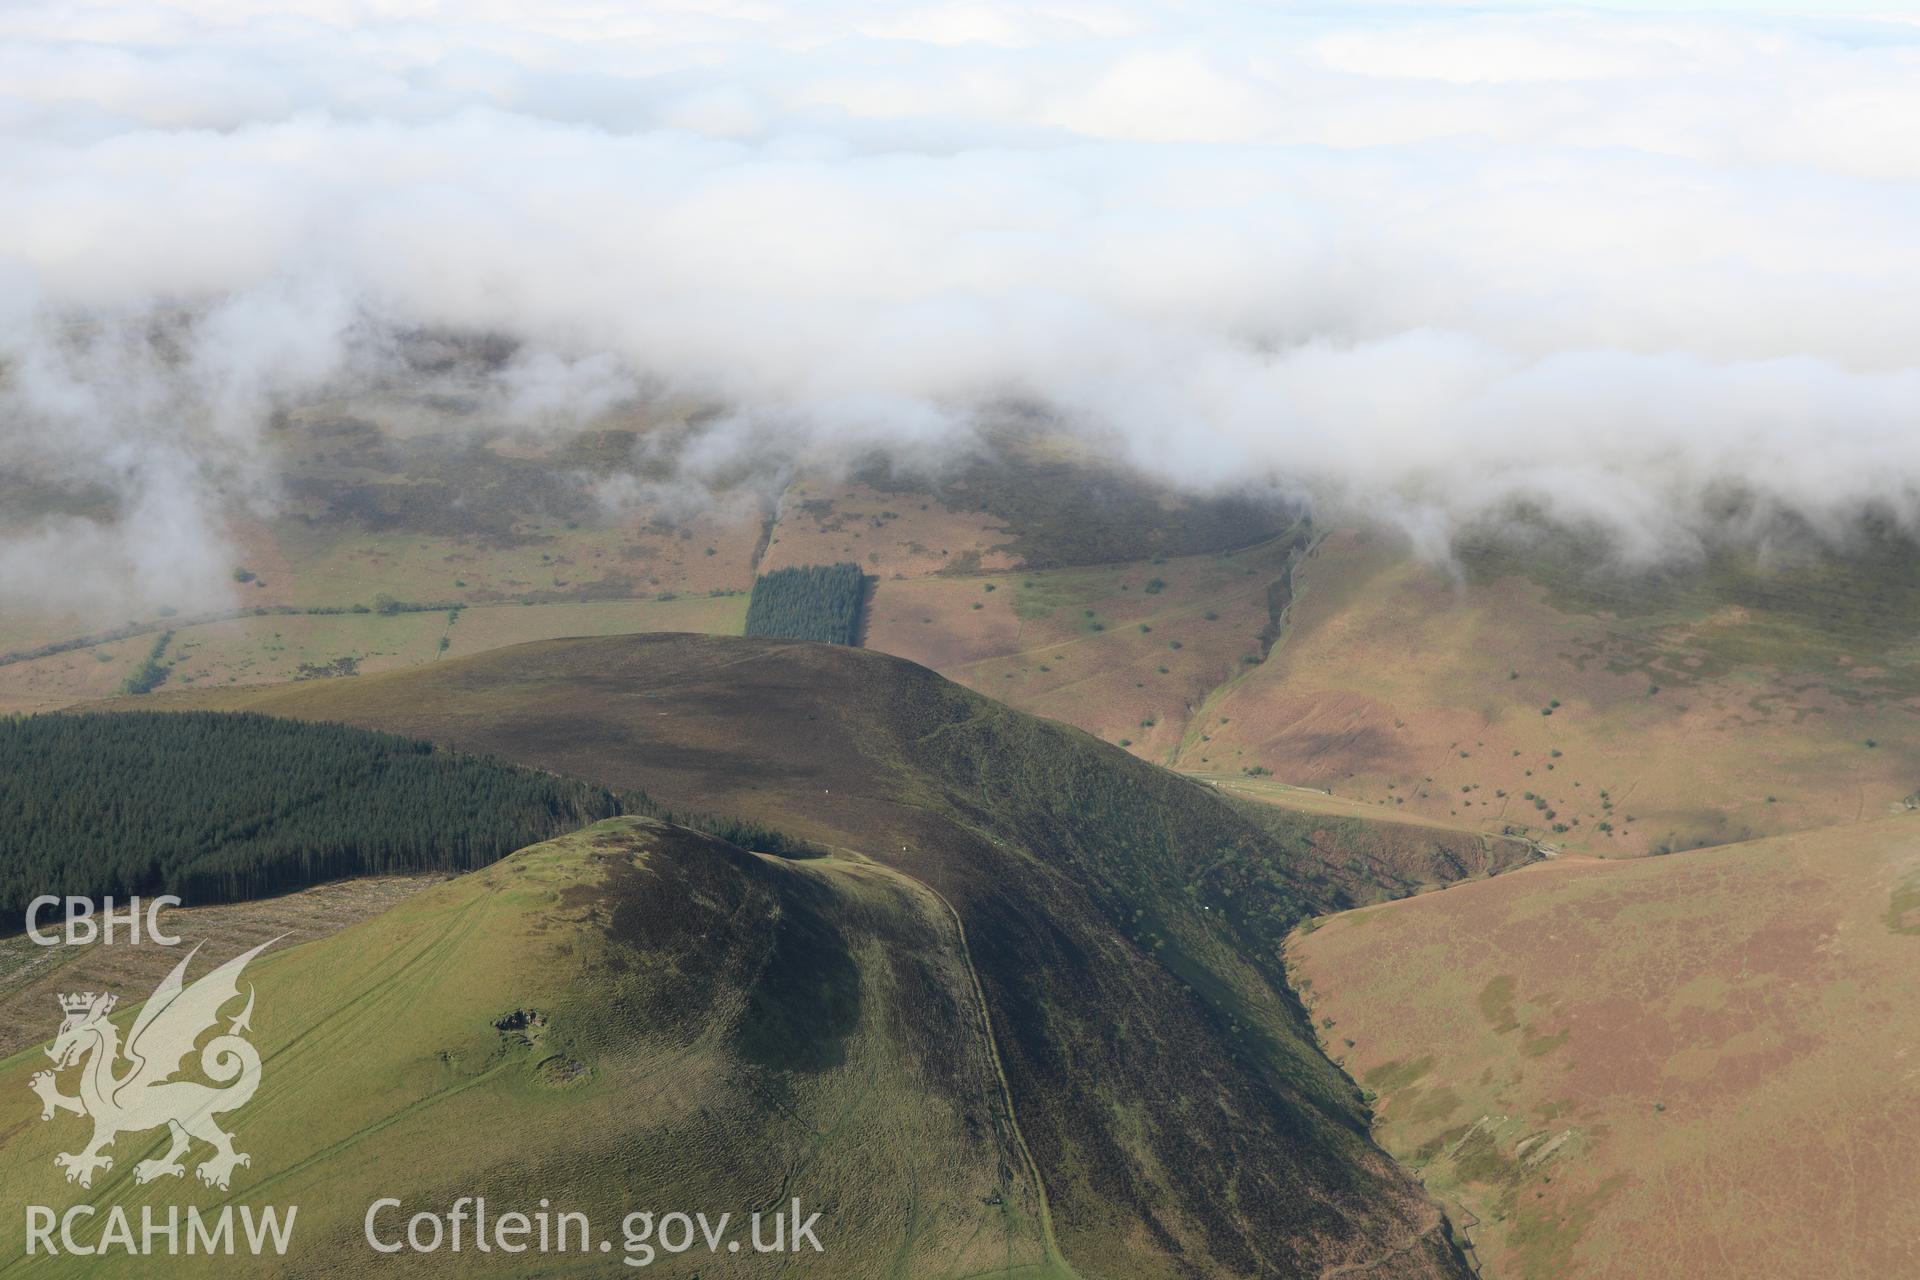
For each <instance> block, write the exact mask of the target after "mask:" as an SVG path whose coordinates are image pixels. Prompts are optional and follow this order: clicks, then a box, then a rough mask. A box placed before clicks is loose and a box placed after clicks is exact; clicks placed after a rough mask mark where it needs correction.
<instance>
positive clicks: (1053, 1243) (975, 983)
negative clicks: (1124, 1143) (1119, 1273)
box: [830, 845, 1080, 1280]
mask: <svg viewBox="0 0 1920 1280" xmlns="http://www.w3.org/2000/svg"><path fill="white" fill-rule="evenodd" d="M830 848H832V850H833V851H834V852H836V853H844V854H849V855H851V856H852V857H854V858H855V859H857V860H858V861H859V862H860V863H861V864H862V865H863V866H870V867H874V868H877V869H878V870H880V871H883V872H885V873H887V874H888V875H892V876H897V877H898V878H900V879H901V880H904V881H906V882H907V883H908V884H910V885H912V886H914V887H915V888H918V889H922V890H924V891H925V892H926V893H927V895H928V896H929V897H931V898H932V899H933V900H934V901H935V902H938V903H939V904H940V905H941V906H942V907H944V908H946V912H947V918H948V919H949V920H951V921H952V922H953V931H954V936H955V937H956V938H957V939H958V940H959V943H960V960H961V962H962V963H963V964H965V965H966V967H967V981H968V982H969V983H970V984H971V985H972V987H973V1000H974V1006H975V1007H976V1008H977V1009H979V1011H980V1030H981V1034H982V1035H983V1036H984V1037H985V1038H986V1042H987V1057H988V1060H989V1061H990V1062H992V1063H993V1075H994V1078H995V1079H996V1080H998V1081H999V1083H1000V1100H1001V1103H1002V1104H1003V1105H1004V1106H1005V1107H1006V1109H1007V1128H1008V1130H1009V1132H1011V1133H1012V1135H1013V1144H1014V1146H1015V1147H1016V1148H1018V1149H1019V1152H1020V1159H1021V1162H1022V1163H1023V1164H1025V1165H1026V1167H1027V1176H1028V1177H1029V1178H1031V1179H1033V1193H1034V1196H1035V1198H1036V1199H1037V1200H1038V1201H1039V1206H1040V1239H1041V1244H1042V1245H1043V1246H1044V1247H1045V1249H1046V1252H1047V1261H1048V1263H1050V1264H1051V1265H1052V1266H1054V1267H1055V1268H1057V1269H1058V1271H1059V1273H1060V1274H1061V1275H1062V1276H1063V1277H1066V1278H1067V1280H1080V1276H1079V1272H1077V1271H1075V1270H1074V1269H1073V1264H1072V1263H1070V1262H1068V1261H1067V1255H1066V1254H1065V1253H1063V1252H1061V1250H1060V1240H1059V1238H1058V1237H1057V1236H1055V1235H1054V1232H1053V1206H1052V1204H1051V1203H1050V1202H1049V1201H1048V1199H1047V1183H1046V1179H1044V1178H1043V1177H1041V1175H1040V1164H1039V1162H1038V1161H1036V1160H1035V1159H1034V1158H1033V1149H1032V1148H1031V1147H1029V1146H1028V1145H1027V1135H1026V1133H1025V1132H1024V1131H1023V1130H1022V1129H1021V1128H1020V1113H1019V1111H1018V1110H1017V1109H1016V1108H1015V1107H1014V1104H1013V1085H1012V1083H1011V1082H1009V1081H1008V1079H1007V1067H1006V1063H1005V1062H1004V1061H1003V1060H1002V1059H1001V1057H1000V1040H999V1037H997V1036H996V1035H995V1034H994V1031H993V1014H992V1012H991V1010H989V1009H988V1007H987V991H986V988H985V987H983V986H981V985H980V971H979V970H978V969H976V968H975V967H974V964H973V947H972V945H971V944H970V943H969V942H968V941H967V926H966V923H965V922H964V921H963V920H961V918H960V913H959V912H958V911H956V910H955V909H954V906H953V904H952V903H951V902H949V901H947V896H946V895H945V894H943V893H941V892H940V891H939V890H938V889H936V888H934V887H933V886H932V885H930V884H928V883H927V882H926V881H924V880H922V879H920V878H919V877H918V876H913V875H909V874H907V873H906V872H904V871H902V870H900V869H899V868H898V867H892V866H888V865H887V864H886V863H884V862H881V861H880V860H879V859H877V858H874V857H871V856H869V855H867V854H864V853H862V852H860V851H859V850H858V849H849V848H846V847H845V846H841V845H835V846H830Z"/></svg>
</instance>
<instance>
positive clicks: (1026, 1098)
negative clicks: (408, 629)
mask: <svg viewBox="0 0 1920 1280" xmlns="http://www.w3.org/2000/svg"><path fill="white" fill-rule="evenodd" d="M221 696H222V697H223V698H225V699H228V700H229V701H226V702H223V703H222V705H234V706H244V707H248V708H251V709H255V710H260V711H264V712H268V713H271V714H280V715H291V716H299V717H309V718H316V719H335V720H344V721H348V722H352V723H361V724H367V725H373V726H378V727H386V728H394V729H397V728H402V727H404V728H405V730H406V731H407V732H412V733H419V734H423V735H426V736H429V737H432V738H434V739H436V740H439V741H442V742H446V743H451V744H458V745H460V746H463V747H466V748H469V749H476V750H483V751H487V752H490V753H493V754H496V755H499V756H501V757H502V758H505V759H509V760H513V761H517V762H520V763H526V764H534V765H538V766H540V767H544V768H550V769H553V770H556V771H558V772H562V773H566V774H570V775H572V776H576V777H581V778H585V779H588V780H592V781H596V782H600V783H602V784H604V785H610V786H623V787H624V786H639V787H643V788H645V789H646V790H648V791H649V792H650V793H652V794H654V795H656V796H658V797H659V798H660V799H661V800H662V801H664V802H665V803H668V804H670V805H673V806H675V807H676V808H687V809H697V810H702V811H710V812H727V813H736V814H740V815H742V816H744V817H748V818H755V819H759V820H762V821H767V822H770V823H772V824H774V825H776V826H778V827H780V828H781V829H782V830H787V831H791V832H793V833H794V834H796V835H799V836H801V837H803V838H806V839H809V840H813V841H817V842H819V843H821V844H822V845H825V846H828V847H832V848H837V849H844V850H857V851H859V852H860V853H862V854H865V855H868V856H870V857H871V858H873V859H874V860H876V861H879V862H883V863H885V864H887V865H889V866H891V867H893V868H895V869H897V870H898V871H900V872H902V873H904V874H906V875H908V876H911V877H912V878H914V879H915V880H917V881H919V882H921V883H923V884H925V885H927V886H929V887H930V888H931V889H933V890H935V891H937V892H938V893H939V894H940V895H942V896H943V897H944V898H945V899H946V900H947V901H948V902H949V903H950V904H951V905H952V906H953V908H954V909H955V911H956V912H957V914H958V916H959V918H960V919H961V920H962V922H963V923H964V928H965V931H966V935H967V939H968V943H969V948H970V953H971V957H972V961H973V963H974V965H975V967H976V969H977V971H978V974H979V979H980V982H981V985H982V988H983V990H984V992H985V995H986V1000H987V1003H988V1007H989V1009H990V1011H991V1015H992V1022H993V1026H994V1028H995V1030H996V1032H997V1033H998V1040H999V1048H1000V1053H1001V1056H1002V1058H1003V1061H1004V1064H1005V1068H1006V1074H1007V1077H1008V1080H1009V1083H1010V1085H1011V1089H1012V1096H1013V1101H1014V1106H1015V1109H1016V1111H1017V1112H1018V1115H1019V1117H1020V1123H1021V1126H1022V1129H1023V1130H1024V1132H1025V1134H1026V1137H1027V1140H1028V1142H1029V1144H1030V1147H1031V1150H1032V1152H1033V1155H1034V1157H1035V1159H1036V1160H1037V1162H1038V1165H1039V1168H1040V1171H1041V1175H1042V1177H1043V1179H1044V1181H1045V1185H1046V1188H1047V1191H1048V1196H1049V1200H1050V1202H1051V1205H1052V1212H1053V1220H1054V1225H1055V1228H1056V1230H1057V1233H1058V1238H1059V1240H1060V1243H1061V1246H1062V1248H1063V1249H1064V1251H1065V1254H1066V1256H1067V1258H1068V1260H1069V1261H1070V1262H1071V1263H1072V1264H1073V1265H1074V1266H1075V1267H1076V1268H1077V1269H1078V1270H1079V1271H1080V1273H1081V1274H1082V1275H1084V1276H1089V1277H1091V1276H1196V1275H1236V1274H1237V1275H1312V1274H1317V1273H1319V1272H1320V1271H1322V1270H1324V1269H1327V1268H1332V1267H1340V1266H1361V1265H1366V1264H1370V1263H1381V1264H1389V1263H1390V1264H1391V1266H1392V1267H1393V1269H1394V1273H1395V1274H1402V1275H1460V1274H1463V1270H1462V1268H1463V1264H1462V1263H1461V1262H1460V1261H1459V1260H1458V1259H1457V1257H1456V1256H1454V1255H1453V1253H1452V1252H1451V1249H1450V1246H1448V1244H1447V1243H1446V1237H1445V1229H1444V1222H1443V1220H1442V1219H1441V1218H1440V1216H1439V1214H1438V1212H1437V1211H1436V1209H1435V1207H1434V1206H1433V1205H1432V1203H1431V1202H1430V1201H1428V1200H1427V1199H1426V1197H1425V1196H1424V1195H1423V1194H1422V1193H1421V1191H1420V1190H1419V1188H1418V1187H1417V1186H1416V1185H1415V1184H1414V1183H1413V1182H1411V1181H1410V1180H1409V1179H1408V1178H1407V1177H1406V1176H1405V1175H1404V1174H1403V1173H1402V1172H1401V1171H1400V1170H1399V1169H1398V1168H1397V1167H1396V1166H1394V1165H1393V1164H1392V1162H1391V1161H1390V1160H1389V1159H1388V1158H1387V1157H1386V1156H1385V1155H1384V1153H1383V1152H1381V1151H1380V1150H1379V1149H1378V1148H1377V1147H1375V1146H1374V1145H1373V1144H1372V1142H1371V1141H1370V1140H1369V1138H1368V1136H1367V1117H1366V1114H1365V1110H1364V1107H1363V1105H1362V1104H1361V1102H1360V1100H1359V1097H1358V1095H1357V1092H1356V1091H1355V1090H1354V1088H1353V1086H1352V1085H1351V1083H1350V1082H1348V1081H1347V1080H1346V1079H1345V1078H1344V1077H1342V1076H1341V1075H1340V1074H1339V1072H1338V1071H1337V1070H1336V1069H1335V1068H1334V1067H1333V1066H1332V1064H1331V1063H1329V1062H1328V1061H1327V1060H1326V1058H1325V1057H1324V1056H1323V1055H1322V1054H1321V1053H1320V1052H1319V1050H1318V1047H1317V1046H1316V1045H1315V1044H1314V1042H1313V1039H1312V1036H1311V1033H1310V1031H1309V1029H1308V1027H1307V1025H1306V1023H1305V1019H1304V1017H1303V1015H1302V1014H1301V1013H1300V1012H1299V1010H1298V1008H1297V1006H1296V1004H1295V1002H1294V1001H1293V999H1292V996H1291V994H1290V992H1289V991H1288V989H1287V987H1286V976H1285V972H1284V969H1283V967H1282V944H1283V941H1284V938H1285V935H1286V932H1287V930H1288V929H1290V928H1291V927H1292V925H1293V924H1294V923H1295V922H1297V921H1298V920H1299V919H1301V918H1302V916H1304V915H1306V914H1309V913H1317V912H1320V911H1324V910H1327V909H1329V908H1331V907H1332V906H1335V905H1337V904H1338V903H1339V902H1340V901H1341V900H1342V896H1341V888H1340V886H1339V885H1337V884H1332V883H1319V882H1316V880H1315V878H1314V868H1313V867H1311V866H1302V865H1301V863H1300V860H1299V859H1298V858H1297V857H1296V853H1295V851H1294V850H1292V849H1290V848H1288V847H1287V845H1286V843H1285V842H1283V841H1281V840H1278V839H1276V838H1275V837H1274V835H1273V834H1272V833H1270V832H1269V831H1267V830H1266V829H1264V828H1263V827H1262V826H1261V825H1259V824H1256V823H1254V822H1252V821H1250V820H1249V819H1248V818H1247V817H1246V816H1245V815H1244V814H1242V813H1241V812H1239V811H1238V810H1237V809H1235V808H1234V807H1233V806H1232V805H1231V804H1229V803H1228V802H1227V801H1226V800H1224V799H1223V798H1222V797H1221V796H1220V795H1218V794H1217V793H1216V792H1215V791H1214V789H1213V788H1211V787H1208V786H1205V785H1203V784H1201V783H1197V782H1193V781H1191V780H1188V779H1184V778H1181V777H1178V776H1177V775H1174V774H1171V773H1168V772H1166V771H1165V770H1162V769H1159V768H1156V767H1154V766H1152V765H1148V764H1145V763H1143V762H1141V761H1139V760H1136V759H1134V758H1133V757H1131V756H1129V755H1127V754H1126V753H1125V752H1123V751H1120V750H1118V749H1117V748H1113V747H1109V746H1106V745H1104V744H1101V743H1099V742H1097V741H1096V740H1094V739H1092V738H1090V737H1088V736H1087V735H1085V734H1082V733H1080V732H1078V731H1076V730H1072V729H1068V728H1065V727H1063V726H1060V725H1056V724H1053V723H1050V722H1047V721H1042V720H1039V719H1036V718H1034V717H1031V716H1027V715H1024V714H1021V713H1019V712H1016V711H1013V710H1011V709H1009V708H1007V707H1004V706H1001V705H999V704H997V703H994V702H992V701H991V700H989V699H986V698H983V697H980V696H978V695H976V694H973V693H970V692H968V691H967V690H964V689H962V688H960V687H959V686H957V685H954V684H952V683H950V682H948V681H946V680H943V679H941V678H940V677H938V676H936V675H934V674H933V673H931V672H929V671H927V670H925V669H924V668H920V667H916V666H914V665H913V664H911V663H906V662H902V661H900V660H898V659H894V658H889V657H886V656H884V655H881V654H876V653H871V652H866V651H861V650H852V649H846V648H841V647H837V646H819V645H806V644H798V643H791V642H778V641H763V640H747V639H724V638H718V637H700V636H666V637H658V636H633V637H624V638H617V639H589V640H570V641H551V642H542V643H538V644H532V645H523V646H519V647H516V648H514V649H509V650H502V651H499V652H497V653H493V654H487V655H481V656H479V657H476V658H473V659H468V660H464V661H459V662H450V663H446V664H443V665H441V666H438V667H436V668H433V669H429V670H423V671H418V672H405V673H396V674H394V675H391V676H382V677H376V678H363V679H359V680H351V681H334V682H330V683H328V684H326V685H325V686H321V685H305V686H297V687H292V688H286V689H280V690H273V691H265V692H256V693H252V694H224V695H221ZM159 705H166V704H165V703H162V704H159ZM172 705H186V703H185V702H184V701H182V700H175V702H174V703H173V704H172Z"/></svg>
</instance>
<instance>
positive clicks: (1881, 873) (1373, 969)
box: [1292, 815, 1920, 1280]
mask: <svg viewBox="0 0 1920 1280" xmlns="http://www.w3.org/2000/svg"><path fill="white" fill-rule="evenodd" d="M1292 955H1293V956H1294V959H1295V962H1296V963H1295V972H1296V973H1297V974H1299V975H1300V976H1301V980H1302V982H1303V985H1305V987H1306V995H1307V998H1308V1002H1309V1004H1310V1006H1311V1008H1312V1010H1313V1013H1314V1016H1315V1019H1316V1025H1317V1026H1318V1027H1319V1028H1320V1029H1321V1032H1322V1035H1323V1037H1324V1039H1325V1042H1326V1044H1327V1046H1328V1048H1329V1049H1330V1051H1331V1052H1333V1053H1335V1054H1336V1055H1339V1056H1341V1057H1343V1058H1344V1060H1345V1062H1346V1065H1347V1067H1348V1069H1349V1070H1351V1071H1352V1072H1353V1073H1354V1075H1355V1076H1356V1078H1358V1079H1359V1080H1360V1081H1362V1082H1363V1083H1364V1084H1365V1085H1366V1086H1367V1087H1368V1088H1369V1089H1371V1090H1373V1091H1375V1092H1377V1093H1378V1095H1379V1114H1380V1124H1379V1126H1378V1128H1377V1129H1376V1133H1377V1134H1378V1135H1379V1137H1380V1139H1381V1141H1382V1142H1384V1143H1385V1144H1386V1145H1387V1147H1388V1148H1389V1149H1390V1150H1392V1151H1393V1152H1394V1153H1395V1154H1397V1155H1399V1156H1401V1157H1402V1158H1403V1159H1405V1160H1407V1161H1409V1162H1410V1163H1412V1164H1413V1165H1415V1166H1416V1167H1418V1168H1420V1170H1421V1176H1422V1177H1423V1179H1424V1180H1425V1181H1426V1183H1427V1185H1428V1186H1430V1187H1432V1188H1434V1189H1435V1190H1436V1191H1438V1192H1441V1193H1442V1194H1443V1195H1444V1196H1445V1197H1446V1198H1447V1200H1448V1201H1449V1202H1450V1203H1452V1204H1454V1205H1457V1206H1459V1211H1458V1212H1457V1213H1456V1214H1455V1218H1456V1220H1457V1221H1458V1222H1460V1223H1461V1224H1463V1225H1466V1226H1467V1227H1468V1229H1469V1230H1470V1232H1471V1234H1472V1237H1473V1240H1474V1243H1475V1244H1476V1245H1477V1247H1478V1252H1479V1257H1480V1260H1481V1261H1482V1263H1483V1264H1484V1271H1485V1274H1486V1275H1487V1276H1489V1277H1492V1278H1495V1280H1519V1278H1521V1277H1527V1278H1539V1280H1584V1278H1588V1277H1635V1278H1636V1280H1638V1278H1648V1280H1651V1278H1654V1277H1674V1278H1675V1280H1678V1278H1679V1277H1688V1276H1702V1275H1718V1276H1743V1277H1756V1278H1760V1277H1782V1278H1785V1277H1799V1276H1810V1275H1864V1276H1896V1275H1914V1274H1920V1219H1916V1218H1915V1216H1914V1213H1913V1206H1914V1204H1915V1203H1920V1091H1916V1089H1915V1084H1916V1070H1917V1069H1916V1065H1915V1063H1914V1061H1913V1060H1912V1054H1913V1050H1912V1046H1913V1044H1914V1043H1915V1041H1916V1038H1920V1006H1916V1004H1915V1002H1914V1000H1913V993H1912V988H1913V978H1914V975H1915V974H1916V973H1920V817H1916V816H1914V815H1902V816H1899V817H1888V818H1881V819H1878V820H1876V821H1873V822H1869V823H1863V824H1859V825H1856V826H1849V827H1842V828H1836V829H1834V830H1831V831H1821V832H1810V833H1805V834H1799V835H1792V836H1784V837H1777V838H1773V839H1768V840H1763V841H1759V842H1756V843H1751V844H1739V845H1729V846H1726V847H1723V848H1717V849H1706V850H1699V851H1694V852H1688V853H1683V854H1674V855H1673V856H1671V857H1665V858H1652V859H1643V860H1636V861H1613V862H1605V861H1596V860H1591V859H1577V860H1576V859H1563V860H1559V861H1556V862H1552V863H1547V864H1543V865H1540V866H1536V867H1532V868H1529V869H1527V870H1525V871H1521V872H1518V873H1516V874H1514V875H1511V876H1501V877H1498V878H1497V879H1494V880H1491V881H1487V882H1484V883H1475V884H1468V885H1461V886H1458V887H1455V888H1452V889H1448V890H1446V891H1445V892H1443V893H1435V894H1428V895H1425V896H1423V897H1419V898H1413V899H1409V900H1407V901H1404V902H1394V903H1389V904H1386V905H1384V906H1378V907H1372V908H1368V909H1366V910H1363V911H1356V912H1350V913H1348V914H1345V915H1341V916H1338V917H1335V918H1334V919H1332V920H1330V921H1327V922H1325V923H1323V924H1322V925H1321V926H1320V927H1319V928H1318V929H1316V930H1314V931H1313V932H1311V933H1305V932H1304V931H1303V933H1302V934H1301V935H1299V936H1297V938H1296V940H1295V942H1294V944H1293V947H1292Z"/></svg>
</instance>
